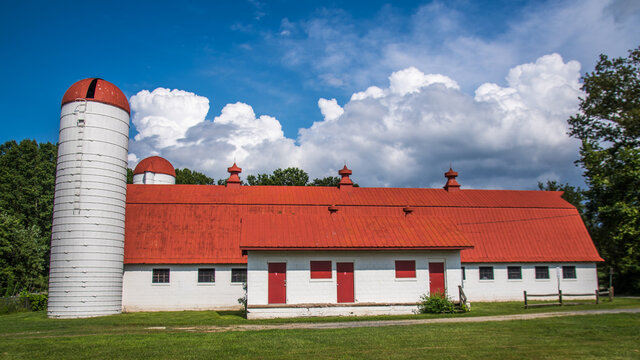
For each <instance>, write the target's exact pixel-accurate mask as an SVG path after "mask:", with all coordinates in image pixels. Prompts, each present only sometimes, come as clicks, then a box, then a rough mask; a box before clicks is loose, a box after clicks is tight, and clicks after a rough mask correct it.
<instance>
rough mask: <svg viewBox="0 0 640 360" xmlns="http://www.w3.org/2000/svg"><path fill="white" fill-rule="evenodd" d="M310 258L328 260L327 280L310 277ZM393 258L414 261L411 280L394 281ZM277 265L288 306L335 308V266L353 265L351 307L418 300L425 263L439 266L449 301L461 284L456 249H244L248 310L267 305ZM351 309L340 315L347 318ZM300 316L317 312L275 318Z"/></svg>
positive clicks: (424, 289)
mask: <svg viewBox="0 0 640 360" xmlns="http://www.w3.org/2000/svg"><path fill="white" fill-rule="evenodd" d="M316 260H318V261H322V260H330V261H331V268H332V277H331V279H311V271H310V261H316ZM396 260H415V261H416V278H415V279H396V277H395V261H396ZM278 262H284V263H286V264H287V273H286V277H287V281H286V283H287V287H286V299H287V304H289V305H292V304H337V283H336V263H337V262H353V263H354V296H355V303H379V304H389V303H416V302H418V301H419V299H420V295H423V294H427V293H428V292H429V270H428V269H429V262H444V263H445V284H446V290H447V292H448V296H449V297H450V298H452V299H455V300H457V299H458V285H460V283H461V281H462V273H461V270H460V255H459V251H416V250H412V251H313V252H311V251H306V252H305V251H298V252H296V251H280V252H279V251H249V256H248V279H247V282H248V305H249V307H251V306H252V305H267V304H268V283H269V282H268V264H269V263H278ZM284 306H286V305H284ZM410 308H411V311H413V310H415V309H416V307H415V305H414V306H411V307H410ZM353 309H354V308H351V310H350V311H348V312H343V313H342V314H343V315H345V314H349V313H350V312H353V311H354V310H353ZM270 311H271V312H273V311H276V310H273V311H272V310H265V309H260V310H258V309H256V310H250V313H251V312H253V313H254V315H257V313H265V314H264V316H262V317H268V316H266V315H267V314H266V312H270ZM323 311H324V312H325V313H327V315H329V314H333V312H334V311H333V310H329V309H327V308H324V310H323ZM394 311H395V310H394ZM394 311H391V312H385V313H392V312H394ZM411 311H409V312H411ZM280 312H282V311H280ZM285 313H286V314H285ZM404 313H406V311H405V312H404ZM305 315H307V316H318V315H319V314H318V313H309V311H308V309H306V308H302V309H299V310H293V309H289V310H287V311H285V312H284V313H283V314H281V315H279V316H305ZM254 317H255V316H254Z"/></svg>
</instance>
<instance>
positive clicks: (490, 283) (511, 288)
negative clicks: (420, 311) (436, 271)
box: [462, 263, 598, 302]
mask: <svg viewBox="0 0 640 360" xmlns="http://www.w3.org/2000/svg"><path fill="white" fill-rule="evenodd" d="M462 266H464V267H465V273H466V279H465V280H464V281H463V288H464V292H465V294H466V295H467V297H468V298H469V301H471V302H473V301H523V300H524V294H523V291H525V290H526V291H527V293H531V294H550V293H557V292H558V276H557V270H556V267H558V269H559V271H560V290H562V292H563V293H574V294H577V293H581V294H586V293H593V294H594V296H595V290H596V289H597V288H598V275H597V272H596V265H595V263H463V264H462ZM480 266H493V280H480V271H479V267H480ZM507 266H521V267H522V280H509V279H508V278H507ZM536 266H548V267H549V279H536V278H535V267H536ZM562 266H575V267H576V278H575V279H563V278H562Z"/></svg>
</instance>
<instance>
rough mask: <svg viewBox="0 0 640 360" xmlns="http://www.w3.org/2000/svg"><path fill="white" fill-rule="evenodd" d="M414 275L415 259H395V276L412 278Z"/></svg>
mask: <svg viewBox="0 0 640 360" xmlns="http://www.w3.org/2000/svg"><path fill="white" fill-rule="evenodd" d="M415 277H416V261H415V260H396V278H399V279H402V278H412V279H415Z"/></svg>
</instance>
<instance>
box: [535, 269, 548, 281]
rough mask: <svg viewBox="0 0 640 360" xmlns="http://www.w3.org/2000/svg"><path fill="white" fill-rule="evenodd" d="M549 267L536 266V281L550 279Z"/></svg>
mask: <svg viewBox="0 0 640 360" xmlns="http://www.w3.org/2000/svg"><path fill="white" fill-rule="evenodd" d="M548 278H549V267H548V266H536V279H548Z"/></svg>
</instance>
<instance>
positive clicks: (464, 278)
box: [460, 266, 467, 281]
mask: <svg viewBox="0 0 640 360" xmlns="http://www.w3.org/2000/svg"><path fill="white" fill-rule="evenodd" d="M460 268H461V269H462V281H465V280H467V271H466V269H465V267H464V266H461V267H460Z"/></svg>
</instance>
